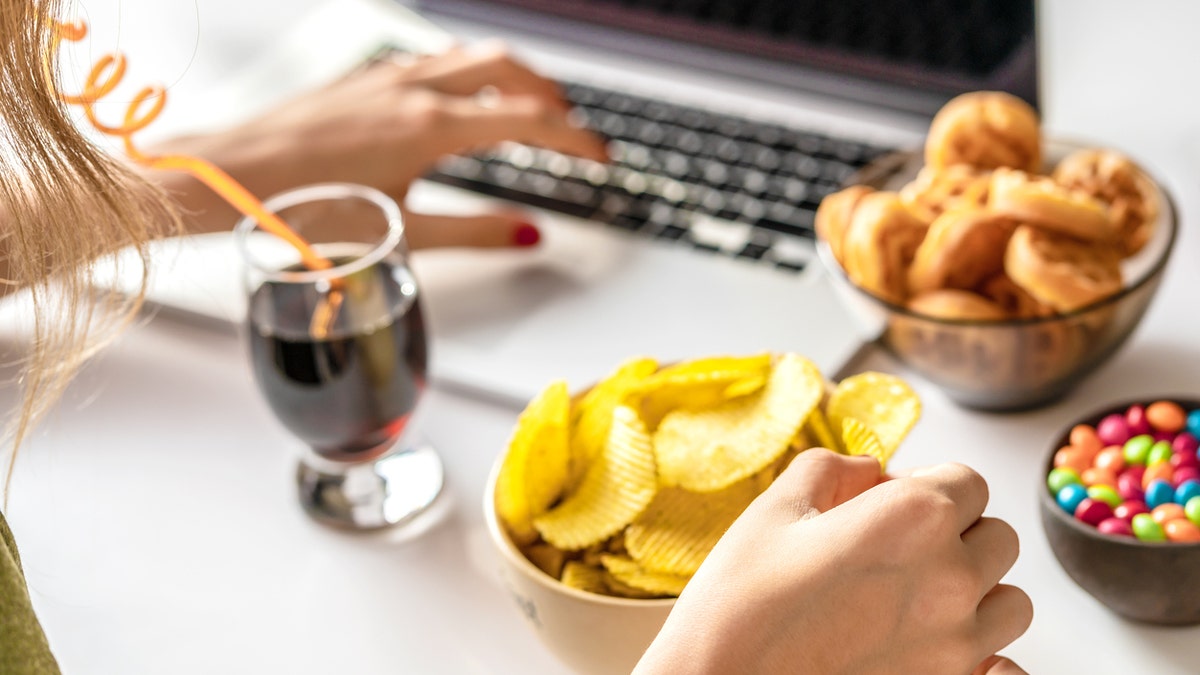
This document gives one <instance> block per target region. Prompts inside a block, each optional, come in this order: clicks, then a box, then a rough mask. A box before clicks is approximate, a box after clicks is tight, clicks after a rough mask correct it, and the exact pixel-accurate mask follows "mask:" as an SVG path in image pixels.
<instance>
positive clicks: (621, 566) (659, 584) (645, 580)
mask: <svg viewBox="0 0 1200 675" xmlns="http://www.w3.org/2000/svg"><path fill="white" fill-rule="evenodd" d="M602 561H603V562H604V569H606V570H608V573H609V574H611V575H612V576H613V578H614V579H616V580H617V581H619V582H620V583H622V584H625V585H627V586H632V587H633V588H636V589H639V590H642V591H646V592H648V593H652V594H654V595H675V596H678V595H679V594H680V593H682V592H683V587H684V586H686V585H687V582H688V581H689V580H690V579H691V578H692V577H691V575H690V574H687V575H680V574H662V573H658V572H651V571H649V570H646V569H645V568H643V567H642V566H641V565H639V564H638V563H637V561H635V560H633V559H631V558H626V557H624V556H618V555H606V556H604V557H603V558H602ZM610 585H611V584H610Z"/></svg>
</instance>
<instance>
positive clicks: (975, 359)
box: [817, 143, 1179, 411]
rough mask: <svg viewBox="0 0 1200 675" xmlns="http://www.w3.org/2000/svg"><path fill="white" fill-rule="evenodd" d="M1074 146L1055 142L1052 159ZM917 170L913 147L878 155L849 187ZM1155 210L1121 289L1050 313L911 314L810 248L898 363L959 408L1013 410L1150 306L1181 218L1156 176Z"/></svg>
mask: <svg viewBox="0 0 1200 675" xmlns="http://www.w3.org/2000/svg"><path fill="white" fill-rule="evenodd" d="M1082 147H1085V146H1083V145H1079V144H1066V143H1059V144H1052V145H1050V146H1049V147H1048V148H1047V153H1046V154H1047V157H1048V159H1049V160H1050V161H1051V162H1056V161H1057V160H1058V159H1061V158H1062V157H1064V156H1065V155H1066V154H1068V153H1069V152H1071V151H1073V150H1077V149H1080V148H1082ZM920 168H921V154H920V153H919V152H901V153H894V154H890V155H885V156H883V157H881V158H879V159H878V160H876V161H875V162H873V163H872V164H870V165H868V166H867V167H865V168H864V169H863V170H862V171H861V172H859V173H858V174H856V175H855V176H853V177H852V178H851V179H850V181H849V183H850V184H863V185H869V186H871V187H874V188H876V189H880V190H896V189H898V188H899V187H900V186H901V185H903V184H905V183H907V182H908V181H910V180H911V179H912V178H913V177H914V176H916V173H917V171H919V170H920ZM1154 184H1155V187H1156V189H1157V191H1158V196H1159V202H1160V204H1161V209H1160V210H1159V216H1158V223H1157V226H1156V227H1155V230H1154V234H1153V235H1152V237H1151V239H1150V241H1149V242H1148V243H1147V244H1146V246H1145V247H1143V249H1142V250H1141V251H1139V252H1138V253H1137V254H1136V255H1134V256H1132V257H1130V258H1128V259H1126V260H1125V261H1123V262H1122V275H1123V278H1124V279H1125V286H1124V288H1122V290H1121V291H1120V292H1118V293H1116V294H1114V295H1111V296H1109V297H1107V298H1104V299H1102V300H1099V301H1097V302H1095V303H1092V304H1091V305H1088V306H1085V307H1081V308H1079V309H1077V310H1075V311H1072V312H1068V313H1065V314H1058V315H1055V316H1049V317H1042V318H1029V319H1008V320H1002V321H979V320H950V319H941V318H934V317H929V316H924V315H921V314H916V313H914V312H912V311H911V310H909V309H907V308H905V307H903V306H901V305H897V304H894V303H891V302H888V301H886V300H883V299H881V298H879V297H876V296H875V295H872V294H871V293H869V292H867V291H865V290H863V289H861V288H859V287H858V286H856V285H855V284H854V283H852V282H851V281H850V279H849V277H847V275H846V272H845V271H844V270H843V269H842V267H841V265H839V264H838V262H837V260H836V259H835V258H834V257H833V253H832V251H831V250H830V248H829V246H828V244H826V243H825V242H823V241H819V242H818V244H817V252H818V256H819V257H820V259H821V261H822V263H823V264H824V265H825V267H826V268H827V269H828V270H829V272H830V276H831V277H832V278H833V286H834V287H835V289H837V291H838V293H839V295H840V296H841V298H842V300H843V301H844V302H846V303H848V304H849V306H850V307H851V309H852V310H853V311H854V313H855V314H856V315H857V316H858V317H859V318H860V319H861V320H862V321H863V322H864V323H866V324H867V325H868V326H869V327H870V329H871V330H872V331H874V332H876V334H877V335H878V338H877V342H878V344H880V345H881V346H883V347H884V348H885V349H886V350H887V351H888V352H890V353H891V354H892V355H893V356H894V357H895V358H896V359H898V360H899V361H900V362H902V363H903V364H904V365H905V366H907V367H908V368H910V369H912V370H913V371H915V372H916V373H918V374H919V375H920V376H921V377H923V378H925V379H927V380H929V381H930V382H932V383H934V384H935V385H937V386H938V387H939V388H940V389H941V390H942V391H944V392H945V393H946V395H947V396H949V397H950V399H952V400H953V401H955V402H956V403H958V404H959V405H962V406H965V407H968V408H975V409H981V410H991V411H1015V410H1024V409H1029V408H1035V407H1038V406H1041V405H1045V404H1047V403H1050V402H1051V401H1054V400H1056V399H1058V398H1060V397H1062V396H1063V395H1065V394H1066V393H1067V392H1069V391H1070V390H1071V389H1072V388H1074V387H1075V386H1076V385H1078V384H1079V382H1080V381H1082V380H1083V379H1084V378H1085V377H1087V376H1088V375H1089V374H1090V373H1091V372H1093V371H1094V370H1095V369H1096V368H1097V367H1098V366H1100V364H1102V363H1104V361H1105V360H1106V359H1108V358H1109V357H1110V356H1112V355H1113V353H1115V352H1116V351H1117V349H1119V348H1120V347H1121V345H1122V344H1124V342H1125V340H1126V339H1128V337H1129V335H1130V334H1131V333H1132V332H1133V330H1134V328H1136V327H1137V325H1138V322H1139V321H1141V318H1142V316H1143V315H1144V314H1145V312H1146V309H1147V308H1148V307H1149V305H1150V301H1151V300H1152V299H1153V297H1154V294H1155V292H1156V291H1157V290H1158V285H1159V283H1160V282H1161V281H1162V276H1163V270H1164V269H1165V268H1166V264H1167V260H1168V259H1169V258H1170V256H1171V252H1172V250H1173V249H1174V247H1175V240H1176V237H1177V234H1178V227H1179V225H1178V218H1177V215H1176V210H1175V205H1174V202H1173V201H1172V199H1171V197H1170V195H1169V194H1168V193H1167V191H1166V190H1165V189H1164V188H1163V187H1162V184H1161V183H1160V182H1158V181H1157V180H1155V181H1154Z"/></svg>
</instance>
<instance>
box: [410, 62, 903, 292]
mask: <svg viewBox="0 0 1200 675" xmlns="http://www.w3.org/2000/svg"><path fill="white" fill-rule="evenodd" d="M563 86H564V89H565V91H566V95H567V98H568V99H570V101H571V102H572V103H573V104H574V105H575V109H574V111H573V112H572V116H573V118H574V119H575V120H576V121H577V122H578V123H580V124H583V125H586V126H588V127H590V128H592V129H594V130H596V131H597V132H599V133H601V134H603V135H604V136H605V137H607V138H608V139H610V142H609V149H610V153H611V155H612V160H613V161H612V163H611V164H609V165H604V164H599V163H596V162H588V161H576V160H570V159H568V158H566V157H564V156H563V155H561V154H559V153H557V152H554V151H550V150H539V149H533V148H529V147H526V146H522V145H518V144H515V143H509V144H505V145H503V146H502V147H500V148H499V149H497V150H495V151H492V152H487V153H478V154H475V155H470V156H456V157H450V158H447V159H446V160H444V161H443V162H441V163H440V164H439V165H438V170H437V172H435V173H434V174H433V175H432V176H431V177H432V178H433V179H434V180H438V181H441V182H444V183H448V184H451V185H457V186H460V187H465V188H468V189H472V190H476V191H479V192H482V193H485V194H490V195H494V196H498V197H503V198H506V199H511V200H514V201H517V202H522V203H526V204H530V205H534V206H538V207H541V208H546V209H550V210H553V211H558V212H562V213H566V214H569V215H574V216H578V217H582V218H589V219H593V220H598V221H601V222H605V223H608V224H610V225H612V226H614V227H617V228H621V229H624V230H628V231H631V232H636V233H639V234H644V235H648V236H651V237H655V238H659V239H668V240H674V241H678V242H680V243H681V244H684V245H688V246H692V247H695V248H697V249H700V250H704V251H710V252H716V253H721V254H726V255H730V256H734V257H737V258H739V259H743V260H748V261H759V262H763V263H766V264H770V265H773V266H775V267H777V268H780V269H784V270H791V271H799V270H800V269H803V265H804V261H805V260H807V259H808V257H809V256H808V253H807V252H806V251H803V249H805V248H806V247H807V246H808V243H809V240H811V239H813V237H814V231H813V216H814V214H815V212H816V208H817V205H818V204H819V203H820V201H821V199H822V198H824V197H825V196H826V195H828V194H830V193H832V192H834V191H835V190H836V189H837V188H838V187H839V186H840V185H841V183H842V182H843V181H845V180H846V179H847V178H848V177H849V176H850V175H852V174H853V173H854V172H855V171H857V170H858V169H859V168H861V167H862V166H864V165H865V164H866V163H867V162H869V161H870V160H871V159H873V158H875V157H876V156H878V155H879V154H881V153H882V152H883V151H884V149H883V148H878V147H873V146H869V145H866V144H863V143H859V142H855V141H851V140H847V139H839V138H833V137H830V136H824V135H820V134H816V133H812V132H807V131H803V130H799V129H793V128H789V127H785V126H783V125H779V124H774V123H768V122H763V121H756V120H751V119H747V118H744V117H737V116H733V115H727V114H721V113H716V112H711V111H707V110H701V109H699V108H694V107H688V106H682V105H678V104H674V103H669V102H666V101H659V100H654V99H650V98H645V97H640V96H633V95H630V94H626V93H621V92H617V91H612V90H608V89H602V88H598V87H594V86H588V85H583V84H578V83H566V84H564V85H563Z"/></svg>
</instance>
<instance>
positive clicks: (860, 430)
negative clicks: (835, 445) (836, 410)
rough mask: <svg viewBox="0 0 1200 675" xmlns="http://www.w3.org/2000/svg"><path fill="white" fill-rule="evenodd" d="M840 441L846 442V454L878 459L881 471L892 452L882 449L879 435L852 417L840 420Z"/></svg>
mask: <svg viewBox="0 0 1200 675" xmlns="http://www.w3.org/2000/svg"><path fill="white" fill-rule="evenodd" d="M842 442H844V443H845V444H846V454H848V455H851V456H857V455H870V456H871V457H874V458H875V459H877V460H879V468H880V470H881V471H886V470H887V462H888V460H889V459H891V458H892V453H890V452H888V451H886V450H884V449H883V444H882V443H880V442H879V437H878V436H876V435H875V432H874V431H871V430H870V428H868V427H867V425H865V424H863V423H862V422H859V421H858V420H856V419H854V418H853V417H847V418H845V419H843V420H842Z"/></svg>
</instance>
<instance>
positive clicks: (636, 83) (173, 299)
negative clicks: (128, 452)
mask: <svg viewBox="0 0 1200 675" xmlns="http://www.w3.org/2000/svg"><path fill="white" fill-rule="evenodd" d="M494 37H500V38H503V39H505V40H506V41H507V42H508V43H509V45H510V47H511V49H512V51H513V53H514V54H515V55H516V56H517V57H519V58H520V59H522V60H523V61H525V62H526V63H528V64H530V65H531V66H532V67H533V68H535V69H536V70H539V71H540V72H542V73H544V74H546V75H548V76H550V77H552V78H554V79H556V80H558V81H559V82H560V83H562V85H563V88H564V92H565V93H566V95H567V96H568V98H569V99H570V100H571V101H572V102H573V103H574V104H575V105H576V110H575V114H576V115H577V116H578V119H579V121H581V122H582V123H586V124H587V125H589V126H590V127H592V128H594V129H596V130H597V131H598V132H600V133H602V134H604V135H605V136H607V137H608V138H609V139H610V147H611V148H612V154H613V162H612V163H611V164H608V165H600V164H595V163H591V162H585V161H581V160H575V159H572V158H568V157H564V156H562V155H558V154H556V153H553V152H549V151H545V150H541V149H537V148H530V147H526V146H521V145H517V144H505V145H502V146H500V147H497V148H494V149H489V150H488V151H486V152H481V153H477V154H473V155H469V156H455V157H448V158H446V159H445V160H444V161H442V162H441V163H440V164H439V165H438V166H437V167H435V168H434V169H433V170H432V171H431V173H430V174H429V175H428V176H427V178H426V179H425V180H422V181H420V182H419V183H418V184H417V185H416V186H414V189H413V191H412V193H411V195H410V197H409V206H410V208H413V209H414V210H418V211H428V212H457V213H467V212H471V211H477V210H479V209H481V208H485V207H488V206H490V205H494V204H498V203H504V204H509V205H511V204H513V203H516V204H518V205H520V207H521V208H523V209H525V210H526V211H527V212H529V213H531V214H533V215H534V218H535V221H536V222H537V224H538V225H539V227H540V228H541V229H542V232H543V238H542V243H541V245H540V246H539V247H537V249H536V250H532V251H531V250H513V251H487V252H480V251H467V250H441V251H422V252H418V253H417V254H415V255H414V256H413V267H414V271H415V273H416V276H417V278H418V279H419V282H420V284H421V288H422V293H423V296H424V297H423V302H424V307H425V311H426V312H427V315H428V325H429V330H430V338H431V344H432V363H431V377H432V379H433V380H434V382H435V383H441V384H443V385H445V386H452V387H457V388H461V389H468V390H472V391H475V392H479V393H483V394H486V395H489V396H492V397H497V398H500V399H504V400H509V401H512V402H515V403H523V402H524V401H526V400H528V398H529V397H530V396H532V395H533V394H535V393H536V392H537V391H538V390H540V389H541V388H542V387H543V386H544V385H545V384H546V383H547V382H549V381H551V380H554V379H559V378H562V379H566V380H567V381H568V382H569V383H570V384H571V386H572V387H582V386H586V385H587V384H588V383H590V382H594V381H596V380H597V379H599V378H601V377H603V376H604V375H605V374H607V373H608V372H610V371H611V370H612V369H613V368H614V367H615V366H616V365H617V364H619V363H620V362H622V361H624V360H625V359H627V358H629V357H631V356H634V355H649V356H653V357H656V358H658V359H660V361H662V362H670V361H676V360H680V359H686V358H691V357H697V356H702V355H710V354H748V353H757V352H762V351H767V350H771V351H793V352H798V353H801V354H804V355H806V356H808V357H809V358H811V359H813V361H814V362H815V363H816V364H817V365H818V366H819V367H820V368H821V369H822V371H823V372H825V373H826V374H827V375H830V376H833V375H835V374H836V373H838V372H839V371H841V370H843V369H844V368H846V367H847V365H848V364H849V363H851V362H852V360H853V359H854V358H855V356H856V354H858V353H859V351H860V350H861V349H863V347H864V345H868V344H870V343H871V341H872V340H873V339H874V338H875V337H876V336H877V334H878V331H879V330H880V326H879V325H878V324H877V322H875V321H873V320H872V319H871V318H870V317H863V316H857V315H854V314H852V310H851V308H850V307H849V306H847V305H846V304H843V303H842V302H841V301H840V300H839V298H838V296H837V294H836V291H835V289H834V288H833V286H832V285H831V279H830V278H829V275H828V272H827V271H826V270H824V269H823V268H822V267H821V265H820V263H819V261H818V260H817V258H816V255H815V250H814V232H813V214H814V212H815V209H816V206H817V204H819V202H820V200H821V198H822V197H824V196H825V195H827V194H829V193H831V192H833V191H835V190H837V189H838V187H839V186H840V185H842V184H844V182H845V181H847V180H850V179H852V176H853V175H854V173H855V172H856V171H858V170H859V169H861V168H862V167H863V166H865V165H867V164H869V163H870V162H871V161H872V160H873V159H875V158H877V157H879V156H881V155H884V154H886V153H889V152H892V151H894V150H904V149H912V148H917V147H919V145H920V143H921V142H922V139H923V136H924V133H925V131H926V130H927V128H928V124H929V121H930V118H931V117H932V115H933V114H934V112H936V110H937V109H938V108H939V107H940V106H941V105H942V104H943V103H944V102H945V101H946V100H948V99H949V98H951V97H952V96H954V95H955V94H957V93H960V92H963V91H969V90H975V89H1003V90H1007V91H1010V92H1012V93H1015V94H1017V95H1019V96H1022V97H1023V98H1025V99H1026V100H1029V101H1030V102H1031V103H1033V104H1034V105H1036V104H1037V77H1036V74H1037V68H1036V64H1037V59H1036V39H1035V34H1034V11H1033V2H1032V0H1029V1H1015V0H963V1H952V0H944V1H939V2H920V3H912V2H902V1H899V0H803V1H801V0H427V1H425V2H421V3H419V4H418V5H416V6H411V4H409V5H402V4H398V3H394V2H389V1H388V0H337V1H335V2H332V3H330V4H329V5H327V6H324V7H322V8H320V9H319V10H317V11H316V12H314V13H313V14H312V15H311V16H310V17H308V19H307V20H305V21H302V22H301V23H300V24H299V26H298V27H297V28H296V29H295V30H294V31H293V32H292V33H291V34H289V35H288V36H287V37H286V38H285V39H283V40H281V41H280V43H279V45H278V46H277V48H276V49H275V50H274V51H273V53H272V54H271V55H269V56H268V57H266V58H265V59H264V60H263V62H262V63H259V64H256V65H255V66H252V67H249V68H247V72H246V73H245V74H244V75H243V76H242V77H241V78H240V79H239V80H238V81H237V82H233V83H231V84H230V86H229V87H228V88H227V89H226V90H225V91H223V92H214V94H213V95H212V97H211V98H210V100H211V101H212V102H213V106H212V107H213V108H214V109H219V108H221V109H225V110H233V111H237V112H239V113H240V114H248V113H249V112H251V111H253V110H256V109H258V108H261V107H264V106H266V105H269V104H271V103H274V102H276V101H278V100H281V99H283V98H285V97H286V96H287V95H289V94H291V93H293V92H295V91H297V90H300V89H302V88H304V87H308V86H312V85H314V84H318V83H320V82H321V81H325V80H328V79H331V78H333V77H336V76H338V75H340V74H341V73H344V72H346V71H347V70H349V69H350V68H353V67H355V66H357V65H358V64H360V63H362V62H363V61H364V60H366V59H369V58H374V57H377V56H378V55H379V54H380V53H382V52H385V51H389V50H399V51H404V52H411V53H425V52H436V51H440V50H441V49H444V48H445V47H446V46H448V45H450V44H452V43H453V42H455V41H471V40H476V39H482V38H494ZM221 101H227V105H224V106H222V105H221ZM207 119H208V120H209V121H210V122H213V123H222V122H226V121H233V119H228V120H222V119H221V118H220V117H218V116H213V115H211V114H210V115H209V116H208V117H207ZM155 255H156V257H157V258H159V262H160V266H161V269H160V270H159V273H158V274H157V275H156V277H155V278H154V280H153V282H152V285H151V289H150V300H151V302H152V303H155V304H157V305H158V306H160V307H161V308H162V311H163V312H164V313H175V314H181V315H188V316H193V317H195V316H199V317H205V318H206V319H210V320H216V321H222V322H236V321H238V320H240V316H241V312H242V307H244V300H243V298H242V292H241V288H240V286H239V278H240V274H239V272H238V261H237V255H236V252H235V251H234V248H233V246H232V244H231V242H230V240H229V237H228V236H226V235H217V236H208V237H201V238H190V239H187V240H181V241H176V242H167V243H163V244H160V245H159V246H158V250H157V251H156V253H155Z"/></svg>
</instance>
